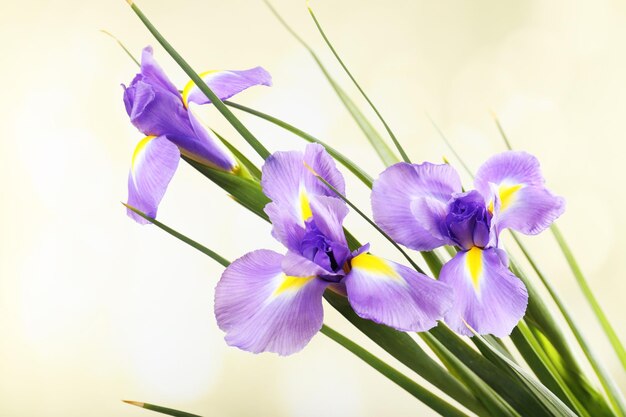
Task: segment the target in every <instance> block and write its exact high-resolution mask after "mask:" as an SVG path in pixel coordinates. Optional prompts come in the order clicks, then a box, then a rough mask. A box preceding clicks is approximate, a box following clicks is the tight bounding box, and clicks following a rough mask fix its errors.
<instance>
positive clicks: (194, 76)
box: [129, 1, 270, 159]
mask: <svg viewBox="0 0 626 417" xmlns="http://www.w3.org/2000/svg"><path fill="white" fill-rule="evenodd" d="M129 4H130V7H131V8H132V9H133V11H134V12H135V14H136V15H137V17H139V19H140V20H141V22H142V23H143V24H144V26H145V27H146V28H147V29H148V30H149V31H150V33H152V36H154V38H155V39H156V40H157V41H158V42H159V43H160V44H161V46H162V47H163V49H165V50H166V51H167V53H168V54H169V55H170V56H171V57H172V59H174V61H176V63H177V64H178V66H179V67H180V68H181V69H182V70H183V71H184V72H185V73H186V74H187V76H188V77H189V78H190V79H191V80H192V81H193V82H194V83H195V84H196V86H197V87H198V89H199V90H200V91H202V93H203V94H204V95H205V96H206V97H207V98H208V99H209V100H211V103H212V104H213V105H214V106H215V108H216V109H217V110H218V111H219V112H220V113H221V114H222V116H224V118H225V119H226V120H228V122H229V123H230V124H231V125H232V126H233V127H234V128H235V130H237V132H239V134H240V135H241V136H242V137H243V138H244V139H245V140H246V142H248V143H249V144H250V146H252V148H253V149H254V150H255V151H256V152H257V153H258V154H259V155H260V156H261V158H263V159H265V158H267V157H268V156H269V154H270V153H269V151H268V150H267V149H266V148H265V146H263V145H262V144H261V142H259V141H258V139H257V138H256V137H255V136H254V135H253V134H252V132H250V131H249V130H248V128H247V127H245V126H244V125H243V123H241V122H240V121H239V119H237V117H236V116H235V115H234V114H233V113H232V112H231V111H230V109H229V108H228V107H226V105H225V104H224V103H222V101H221V100H220V99H219V97H218V96H217V95H215V93H214V92H213V91H212V90H211V89H210V88H209V86H208V85H207V84H206V83H205V82H204V81H203V80H202V78H200V76H198V73H197V72H196V71H194V70H193V68H191V66H190V65H189V64H188V63H187V61H185V60H184V59H183V57H182V56H181V55H180V54H179V53H178V52H177V51H176V49H174V48H173V47H172V45H170V43H169V42H168V41H167V40H166V39H165V38H164V37H163V35H161V33H160V32H159V31H158V30H157V29H156V27H154V25H153V24H152V22H150V20H149V19H148V18H147V17H146V15H145V14H143V12H142V11H141V9H140V8H139V7H138V6H137V4H136V3H135V2H133V1H129Z"/></svg>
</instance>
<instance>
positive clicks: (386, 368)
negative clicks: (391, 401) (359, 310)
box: [321, 325, 467, 417]
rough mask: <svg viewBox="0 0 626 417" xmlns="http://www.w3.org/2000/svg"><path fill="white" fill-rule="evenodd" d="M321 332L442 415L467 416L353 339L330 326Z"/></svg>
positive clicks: (446, 416) (324, 327)
mask: <svg viewBox="0 0 626 417" xmlns="http://www.w3.org/2000/svg"><path fill="white" fill-rule="evenodd" d="M321 332H322V333H324V334H325V335H326V336H328V337H329V338H331V339H332V340H334V341H335V342H337V343H339V344H340V345H341V346H343V347H344V348H346V349H347V350H349V351H350V352H352V353H353V354H355V355H356V356H357V357H359V358H361V359H362V360H363V361H365V362H366V363H367V364H369V365H370V366H371V367H373V368H374V369H376V370H377V371H378V372H380V373H381V374H383V375H385V376H386V377H387V378H389V379H390V380H391V381H393V382H395V383H396V384H398V386H400V387H401V388H403V389H404V390H405V391H407V392H408V393H409V394H411V395H412V396H414V397H415V398H417V399H418V400H420V401H422V402H423V403H424V404H426V405H427V406H429V407H430V408H432V409H433V410H435V411H436V412H438V413H439V414H441V415H442V416H444V417H464V416H465V417H467V414H465V413H464V412H462V411H461V410H459V409H458V408H456V407H454V406H453V405H451V404H450V403H448V402H447V401H446V400H444V399H443V398H441V397H439V396H437V395H435V394H434V393H432V392H430V391H429V390H428V389H426V388H424V387H422V386H421V385H419V384H418V383H416V382H415V381H413V380H411V379H410V378H408V377H407V376H406V375H404V374H402V373H400V372H399V371H398V370H396V369H394V368H393V367H391V366H390V365H388V364H387V363H385V362H383V361H382V360H380V359H378V358H377V357H376V356H374V355H372V354H371V353H370V352H368V351H367V350H365V349H363V348H362V347H361V346H359V345H357V344H356V343H354V342H353V341H351V340H349V339H348V338H346V337H345V336H342V335H341V334H339V333H337V332H336V331H335V330H333V329H331V328H330V327H328V326H326V325H324V326H322V330H321Z"/></svg>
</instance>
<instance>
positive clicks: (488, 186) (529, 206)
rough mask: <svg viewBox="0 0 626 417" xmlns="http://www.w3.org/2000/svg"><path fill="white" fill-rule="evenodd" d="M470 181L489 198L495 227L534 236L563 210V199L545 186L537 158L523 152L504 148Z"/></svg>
mask: <svg viewBox="0 0 626 417" xmlns="http://www.w3.org/2000/svg"><path fill="white" fill-rule="evenodd" d="M474 183H475V186H476V189H477V190H478V191H479V192H480V193H481V194H482V195H483V196H484V197H485V199H486V200H487V201H489V208H490V210H491V211H492V212H493V214H494V224H495V225H496V227H497V228H498V230H502V229H504V228H507V227H509V228H511V229H514V230H517V231H519V232H522V233H525V234H530V235H534V234H537V233H540V232H541V231H543V230H545V229H546V228H547V227H549V226H550V224H552V222H553V221H554V220H556V218H558V217H559V216H560V215H561V214H563V212H564V211H565V200H564V199H563V198H562V197H558V196H555V195H554V194H552V193H551V192H550V191H549V190H548V189H547V188H546V187H545V185H544V184H545V180H544V178H543V175H542V174H541V168H540V166H539V161H538V160H537V158H535V157H534V156H532V155H530V154H528V153H526V152H517V151H508V152H503V153H500V154H498V155H495V156H493V157H491V158H489V159H488V160H487V162H485V163H484V164H483V165H482V166H481V167H480V168H479V169H478V172H477V173H476V178H475V180H474ZM496 200H499V204H498V205H497V206H496V205H495V201H496Z"/></svg>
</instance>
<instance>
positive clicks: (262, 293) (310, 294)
mask: <svg viewBox="0 0 626 417" xmlns="http://www.w3.org/2000/svg"><path fill="white" fill-rule="evenodd" d="M309 169H310V170H309ZM311 171H314V172H315V173H317V175H319V176H320V177H322V178H324V179H325V180H326V181H328V183H330V184H331V185H333V186H334V187H335V188H336V189H337V190H338V191H339V192H341V193H342V194H343V193H344V191H345V184H344V179H343V177H342V175H341V173H340V172H339V171H338V170H337V168H336V167H335V164H334V161H333V160H332V158H331V157H330V156H329V155H328V154H327V153H326V151H325V150H324V149H323V148H322V147H321V146H320V145H317V144H310V145H308V146H307V147H306V150H305V152H304V153H302V152H276V153H275V154H273V155H271V156H270V157H269V158H268V159H267V161H266V162H265V165H264V166H263V172H262V174H263V175H262V181H261V185H262V186H263V191H264V193H265V194H266V195H267V196H268V197H269V198H270V199H271V200H272V202H271V203H269V204H268V205H267V206H266V207H265V212H266V213H267V214H268V216H269V217H270V220H271V221H272V225H273V230H272V234H273V236H274V237H275V238H276V239H277V240H278V241H279V242H280V243H282V244H283V245H284V246H285V247H286V249H287V252H286V254H285V255H283V254H280V253H277V252H274V251H271V250H257V251H253V252H250V253H248V254H247V255H244V256H243V257H241V258H239V259H237V260H236V261H235V262H233V263H232V264H231V265H230V266H229V267H228V268H226V270H225V271H224V273H223V275H222V277H221V279H220V281H219V283H218V284H217V288H216V292H215V314H216V317H217V323H218V325H219V326H220V328H221V329H222V330H224V331H225V332H226V341H227V343H228V344H230V345H233V346H237V347H239V348H241V349H243V350H247V351H250V352H255V353H258V352H264V351H270V352H276V353H278V354H281V355H288V354H291V353H294V352H297V351H299V350H300V349H302V348H303V347H304V346H305V345H306V344H307V343H308V342H309V340H310V339H311V338H312V337H313V336H314V335H315V334H316V333H317V332H318V331H319V330H320V328H321V326H322V319H323V310H322V295H323V293H324V291H325V290H326V289H327V288H331V289H333V290H334V291H337V292H339V293H341V294H344V295H345V294H347V297H348V301H349V302H350V304H351V306H352V308H353V309H354V311H355V312H356V313H357V314H358V315H359V316H361V317H363V318H365V319H370V320H373V321H375V322H377V323H382V324H385V325H387V326H391V327H393V328H395V329H398V330H403V331H424V330H428V329H430V328H432V327H434V326H435V325H436V324H437V320H440V319H442V317H443V314H444V313H445V311H446V310H447V309H448V308H449V307H450V305H451V291H450V289H449V288H448V286H447V285H445V284H443V283H441V282H438V281H435V280H433V279H431V278H428V277H427V276H425V275H423V274H420V273H418V272H416V271H414V270H412V269H410V268H407V267H405V266H403V265H400V264H397V263H395V262H391V261H387V260H384V259H382V258H379V257H377V256H374V255H372V254H370V253H368V249H369V245H364V246H362V247H361V248H359V249H357V250H355V251H350V249H349V248H348V243H347V242H346V237H345V234H344V231H343V227H342V223H343V220H344V218H345V216H346V215H347V213H348V208H347V206H346V205H345V203H344V202H343V201H342V200H341V199H339V198H337V197H336V194H334V192H333V191H332V190H330V189H329V188H328V187H327V186H326V185H325V184H323V183H322V182H320V181H319V179H318V178H316V177H315V175H314V174H313V173H312V172H311Z"/></svg>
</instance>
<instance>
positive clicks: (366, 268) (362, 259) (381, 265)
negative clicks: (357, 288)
mask: <svg viewBox="0 0 626 417" xmlns="http://www.w3.org/2000/svg"><path fill="white" fill-rule="evenodd" d="M351 265H352V268H354V269H358V270H360V271H363V272H367V273H369V274H373V275H381V276H386V277H390V278H393V279H396V280H402V277H401V276H400V275H399V274H398V273H397V272H396V270H395V269H393V268H392V267H391V265H389V263H388V262H387V261H385V260H384V259H382V258H379V257H378V256H374V255H371V254H369V253H362V254H360V255H357V256H355V257H354V258H353V259H352V262H351Z"/></svg>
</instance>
